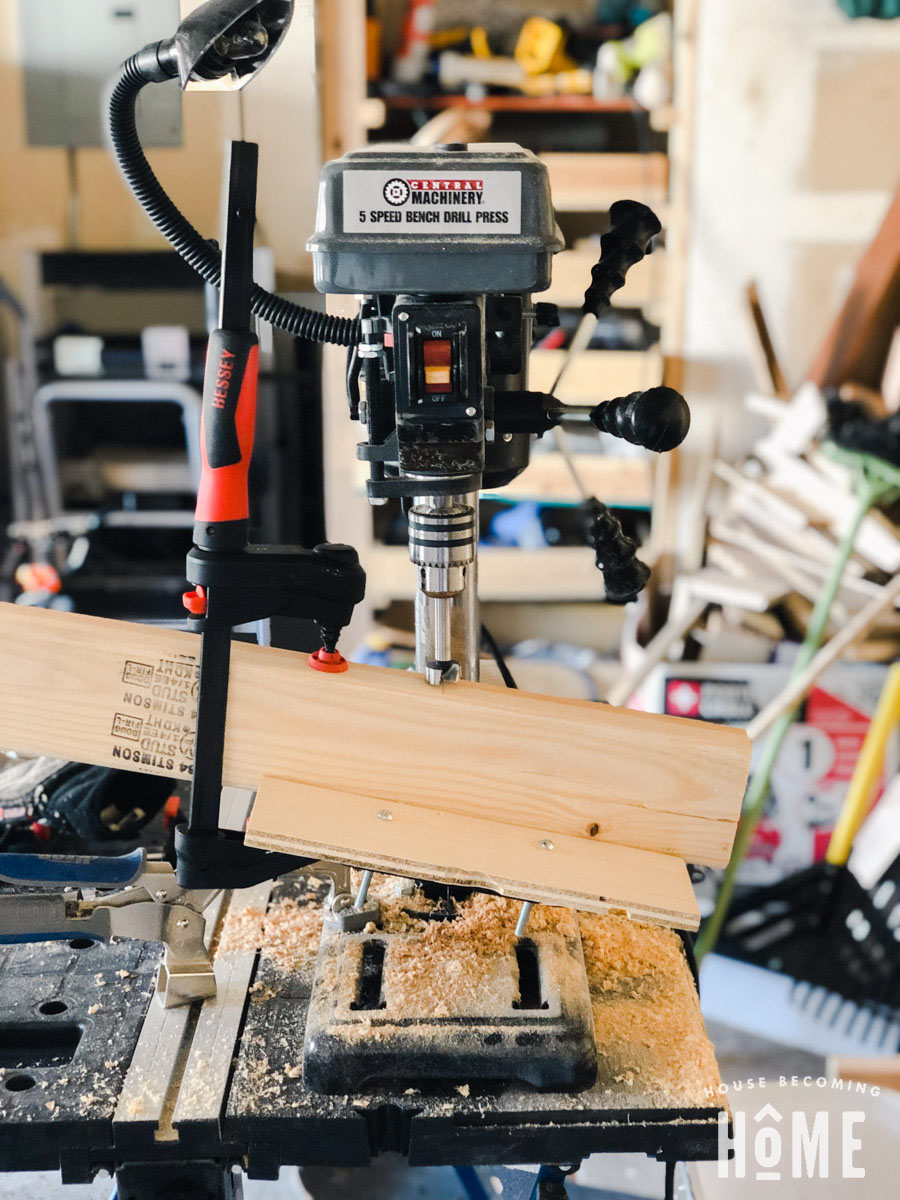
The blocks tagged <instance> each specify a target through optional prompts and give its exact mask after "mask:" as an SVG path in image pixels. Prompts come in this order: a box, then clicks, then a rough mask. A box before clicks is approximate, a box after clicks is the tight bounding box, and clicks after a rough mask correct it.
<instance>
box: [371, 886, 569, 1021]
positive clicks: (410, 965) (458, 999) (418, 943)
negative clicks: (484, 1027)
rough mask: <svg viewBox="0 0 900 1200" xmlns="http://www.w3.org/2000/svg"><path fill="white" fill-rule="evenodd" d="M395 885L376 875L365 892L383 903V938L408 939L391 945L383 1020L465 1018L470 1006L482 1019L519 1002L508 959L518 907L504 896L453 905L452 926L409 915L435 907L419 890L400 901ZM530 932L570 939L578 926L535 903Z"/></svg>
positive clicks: (536, 935) (513, 965)
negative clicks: (392, 1017) (387, 935)
mask: <svg viewBox="0 0 900 1200" xmlns="http://www.w3.org/2000/svg"><path fill="white" fill-rule="evenodd" d="M395 882H396V881H395V880H391V879H390V878H388V877H385V876H381V877H380V878H379V877H377V876H376V878H375V879H374V880H373V884H372V888H371V891H370V894H373V895H376V896H377V897H378V899H379V901H380V903H381V914H382V927H383V930H384V932H386V933H393V934H397V933H408V934H410V935H412V936H410V937H409V938H403V939H394V940H392V941H391V942H390V943H389V946H388V952H387V955H386V958H385V963H384V971H383V982H382V987H383V992H382V995H383V999H384V1002H385V1015H388V1016H390V1015H397V1016H405V1015H408V1014H411V1013H415V1014H416V1015H417V1016H420V1017H424V1018H431V1017H454V1016H462V1015H465V1014H466V1013H470V1012H472V1011H473V1005H476V1006H477V1008H478V1009H480V1010H481V1011H482V1012H484V1014H485V1015H490V1014H492V1013H495V1014H496V1015H498V1016H499V1015H505V1014H508V1013H509V1010H510V1008H511V1007H512V1005H513V1004H514V1003H515V1002H516V1001H518V999H519V975H518V969H517V967H516V960H515V957H514V954H513V946H514V944H515V927H516V921H517V920H518V917H519V912H520V909H521V904H520V902H519V901H517V900H507V899H505V898H504V897H502V896H489V895H484V894H481V893H476V894H473V895H471V896H469V897H467V898H466V899H465V900H462V901H460V903H459V904H458V905H457V914H458V915H457V916H456V917H455V918H454V919H453V920H452V921H428V920H423V919H422V918H417V917H415V916H412V915H410V911H409V910H412V912H413V913H415V912H426V911H428V910H430V909H432V908H433V907H434V904H433V902H431V901H429V900H427V899H426V898H425V896H424V895H423V893H422V892H421V891H418V890H417V891H415V892H413V893H412V894H411V895H408V896H397V895H396V892H395V891H394V888H393V885H394V884H395ZM528 934H529V936H530V937H532V938H540V937H541V935H542V934H556V935H559V936H561V937H563V938H569V939H572V938H575V937H577V935H578V928H577V925H576V923H575V920H574V917H573V914H572V913H570V912H568V911H567V910H566V909H559V908H550V907H547V906H546V905H535V907H534V909H533V910H532V913H531V918H530V920H529V923H528Z"/></svg>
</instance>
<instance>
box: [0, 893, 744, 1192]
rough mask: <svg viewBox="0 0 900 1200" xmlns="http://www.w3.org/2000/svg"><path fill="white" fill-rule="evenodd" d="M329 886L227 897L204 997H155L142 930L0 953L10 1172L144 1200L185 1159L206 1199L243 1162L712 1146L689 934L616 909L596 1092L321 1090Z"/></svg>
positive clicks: (606, 924) (587, 921) (703, 1152)
mask: <svg viewBox="0 0 900 1200" xmlns="http://www.w3.org/2000/svg"><path fill="white" fill-rule="evenodd" d="M322 891H323V888H322V887H318V886H316V882H315V881H306V880H304V879H303V878H302V877H301V878H299V879H294V880H292V881H282V882H281V883H279V884H276V885H275V886H274V887H271V886H270V885H269V884H264V885H261V886H260V887H258V888H252V889H246V890H245V891H244V892H241V893H235V894H234V898H233V900H232V904H231V911H230V914H229V916H228V917H227V918H226V924H225V927H224V928H225V931H226V932H225V933H224V936H223V942H222V947H221V952H220V953H219V955H218V957H217V961H216V974H217V979H218V984H219V993H218V996H217V997H216V999H215V1000H212V1001H206V1002H205V1003H204V1004H203V1006H202V1007H198V1006H196V1005H195V1006H194V1007H193V1008H179V1009H169V1010H163V1009H162V1008H161V1007H160V1006H158V1005H157V1004H155V1003H151V994H152V987H153V973H154V970H155V966H156V962H157V957H158V954H157V949H158V948H157V947H156V946H154V945H151V944H148V943H140V942H122V943H119V944H118V945H112V946H110V947H103V946H102V945H95V946H90V947H85V946H83V945H82V946H78V945H76V944H75V943H72V944H71V945H65V944H63V945H41V946H37V947H31V946H29V947H15V948H4V949H3V950H2V951H0V953H2V955H3V959H2V964H0V966H2V969H0V1005H2V1011H3V1014H4V1015H3V1019H2V1025H0V1055H2V1057H0V1068H2V1072H0V1169H2V1170H7V1171H9V1170H37V1169H56V1168H61V1169H62V1173H63V1179H64V1180H65V1181H66V1182H83V1181H87V1180H88V1179H90V1178H91V1176H92V1175H93V1173H94V1172H95V1171H96V1170H97V1169H98V1168H100V1167H105V1168H107V1169H110V1170H113V1169H117V1170H119V1171H120V1175H119V1197H120V1200H150V1198H153V1197H155V1196H156V1195H157V1192H158V1190H159V1188H160V1187H161V1186H162V1185H163V1184H164V1183H165V1184H168V1185H171V1182H172V1180H173V1179H175V1178H176V1177H185V1175H186V1172H187V1175H186V1177H187V1178H189V1179H191V1181H192V1186H194V1187H195V1188H197V1190H196V1195H197V1196H198V1197H200V1196H214V1197H220V1196H222V1197H226V1196H228V1195H230V1192H229V1190H228V1188H229V1187H230V1183H229V1179H230V1176H229V1175H228V1174H227V1167H228V1165H229V1164H230V1163H233V1162H241V1163H242V1164H243V1165H244V1168H245V1169H246V1170H247V1171H248V1173H249V1174H250V1175H251V1176H255V1177H259V1178H275V1177H276V1176H277V1172H278V1168H279V1166H281V1165H285V1164H297V1165H307V1164H322V1165H343V1166H358V1165H364V1164H366V1163H368V1162H369V1161H370V1160H371V1158H372V1157H374V1156H375V1155H377V1154H379V1153H382V1152H385V1151H399V1152H401V1153H403V1154H405V1155H407V1156H408V1158H409V1161H410V1163H411V1164H413V1165H429V1164H434V1165H450V1164H452V1165H467V1164H468V1165H478V1164H502V1163H521V1162H547V1163H561V1164H566V1163H571V1162H576V1161H578V1160H579V1159H581V1158H583V1157H585V1156H587V1155H588V1154H591V1153H595V1152H604V1151H634V1152H639V1153H646V1154H649V1155H652V1156H655V1157H657V1158H659V1159H663V1160H666V1161H669V1162H674V1161H679V1160H692V1159H703V1158H714V1157H715V1156H716V1153H717V1144H718V1119H719V1113H720V1111H721V1106H720V1104H719V1103H718V1093H717V1090H716V1089H717V1086H718V1083H719V1077H718V1072H717V1069H716V1066H715V1060H714V1057H713V1051H712V1047H711V1045H710V1043H709V1041H708V1039H707V1038H706V1034H705V1031H704V1028H703V1022H702V1018H701V1016H700V1010H699V1005H698V1003H697V1000H696V993H695V990H694V981H693V977H692V975H691V970H690V966H689V964H688V961H687V958H686V957H685V955H684V954H683V953H682V948H681V943H680V940H679V939H678V937H677V935H675V934H673V933H670V932H669V931H667V930H659V929H651V928H649V927H645V926H636V925H633V924H632V923H630V922H626V921H624V919H622V918H619V917H615V916H605V917H604V916H599V915H590V916H588V917H586V918H583V919H582V938H583V942H584V947H585V960H586V965H587V969H588V976H589V980H590V982H591V985H592V986H591V993H592V1004H593V1011H594V1020H595V1027H596V1031H597V1034H598V1050H599V1056H600V1071H599V1077H598V1081H597V1083H596V1084H595V1085H594V1086H593V1087H591V1088H590V1089H588V1090H587V1091H582V1092H580V1093H577V1094H554V1093H536V1092H535V1091H533V1090H531V1089H528V1088H525V1087H505V1088H498V1087H493V1088H490V1089H484V1090H480V1091H477V1090H476V1088H475V1087H472V1088H471V1089H470V1088H469V1086H467V1084H466V1083H465V1081H464V1080H460V1081H459V1083H458V1084H455V1085H446V1086H442V1087H428V1088H424V1087H423V1088H402V1089H401V1088H399V1087H398V1088H396V1089H394V1090H390V1089H387V1090H372V1091H369V1092H367V1093H365V1094H360V1095H356V1096H349V1097H348V1096H323V1095H317V1094H315V1093H313V1092H311V1091H310V1090H309V1089H308V1088H307V1087H306V1086H305V1084H304V1081H303V1078H302V1067H301V1063H302V1040H303V1031H304V1027H305V1022H306V1012H307V1007H308V1003H309V996H310V989H311V986H312V978H313V967H314V963H315V956H316V950H317V946H318V931H319V926H320V921H321V916H320V913H321V908H320V904H319V900H320V898H321V895H322ZM485 899H486V898H485ZM498 903H500V904H505V903H506V902H504V901H499V900H498ZM267 906H268V912H269V916H268V919H267V925H266V934H265V936H266V945H267V950H266V951H265V952H264V953H262V954H258V953H257V952H256V951H255V950H254V949H253V948H252V947H253V945H254V944H255V943H256V941H257V940H258V934H259V931H260V930H261V929H262V921H263V919H264V916H263V914H264V913H265V912H266V908H267ZM613 958H615V960H616V961H615V964H614V965H613ZM525 1052H527V1051H526V1050H525V1049H524V1048H523V1053H525ZM122 1168H125V1169H124V1170H123V1169H122ZM201 1184H202V1186H201ZM217 1188H218V1189H219V1190H216V1189H217ZM203 1189H206V1190H205V1191H204V1190H203ZM186 1194H188V1195H193V1194H194V1193H191V1192H190V1191H189V1192H187V1193H186Z"/></svg>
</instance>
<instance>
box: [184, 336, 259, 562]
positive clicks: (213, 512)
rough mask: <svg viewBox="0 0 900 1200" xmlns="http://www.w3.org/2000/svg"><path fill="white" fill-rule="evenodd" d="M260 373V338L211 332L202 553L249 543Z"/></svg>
mask: <svg viewBox="0 0 900 1200" xmlns="http://www.w3.org/2000/svg"><path fill="white" fill-rule="evenodd" d="M258 371H259V345H258V343H257V340H256V335H255V334H253V333H250V332H249V330H248V331H242V332H237V331H234V330H228V329H216V330H214V331H213V333H211V334H210V338H209V351H208V353H207V357H206V376H205V379H204V384H203V411H202V416H201V418H200V459H201V474H200V488H199V490H198V492H197V508H196V511H195V513H194V543H195V544H196V545H197V546H199V547H200V548H201V549H203V550H241V549H243V547H244V546H246V545H247V536H248V529H249V517H250V496H249V489H248V480H249V473H250V458H251V456H252V454H253V434H254V427H255V424H256V380H257V374H258Z"/></svg>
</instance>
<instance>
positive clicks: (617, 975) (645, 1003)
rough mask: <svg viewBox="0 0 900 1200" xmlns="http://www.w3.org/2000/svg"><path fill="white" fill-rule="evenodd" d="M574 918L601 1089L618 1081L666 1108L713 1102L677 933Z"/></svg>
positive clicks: (708, 1060) (715, 1077) (702, 1034)
mask: <svg viewBox="0 0 900 1200" xmlns="http://www.w3.org/2000/svg"><path fill="white" fill-rule="evenodd" d="M578 919H579V925H580V927H581V938H582V945H583V947H584V959H585V967H586V969H587V974H588V982H589V984H590V988H591V1007H592V1009H593V1015H594V1032H595V1035H596V1039H597V1052H598V1054H599V1056H600V1084H601V1085H602V1084H603V1083H604V1080H605V1081H606V1083H607V1086H612V1085H614V1084H619V1085H622V1084H625V1085H626V1086H627V1087H629V1088H630V1089H632V1090H633V1091H635V1092H637V1093H639V1094H640V1095H641V1097H642V1100H643V1098H644V1097H646V1098H647V1099H648V1100H650V1101H652V1102H653V1103H654V1104H658V1105H660V1106H665V1107H683V1108H707V1107H714V1106H716V1105H717V1104H719V1103H720V1097H719V1095H718V1091H717V1089H718V1086H719V1084H720V1082H721V1079H720V1077H719V1069H718V1067H717V1065H716V1059H715V1053H714V1051H713V1047H712V1044H711V1042H710V1041H709V1038H708V1037H707V1036H706V1030H705V1028H704V1025H703V1018H702V1016H701V1014H700V1002H699V1000H698V997H697V991H696V988H695V987H694V981H693V979H692V977H691V974H690V971H689V970H688V968H687V964H686V962H685V958H684V951H683V949H682V945H681V940H680V938H679V937H678V935H677V934H676V933H675V932H673V931H672V930H670V929H660V928H657V927H655V926H648V925H641V924H639V923H638V922H636V921H629V920H628V919H627V918H626V917H619V916H613V915H611V914H608V913H607V914H602V915H601V914H599V913H580V914H579V918H578Z"/></svg>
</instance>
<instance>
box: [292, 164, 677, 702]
mask: <svg viewBox="0 0 900 1200" xmlns="http://www.w3.org/2000/svg"><path fill="white" fill-rule="evenodd" d="M612 217H613V224H612V228H611V229H610V231H609V232H608V233H607V234H606V235H605V237H604V239H603V243H602V250H603V256H602V258H601V260H600V262H599V263H598V265H597V267H596V268H595V271H594V278H593V280H592V281H591V284H590V286H589V288H588V290H587V292H586V295H585V304H584V312H585V314H586V320H587V319H588V318H591V317H593V318H595V317H596V316H597V314H598V312H599V311H600V309H601V308H602V307H605V306H606V305H608V303H609V297H610V295H611V294H612V292H613V291H614V290H615V289H616V288H617V287H621V285H622V284H623V283H624V276H625V271H626V270H627V269H628V267H629V266H631V265H632V264H633V263H635V262H637V261H638V260H639V259H640V258H642V257H643V256H644V254H645V253H646V252H647V251H648V249H649V248H650V242H651V240H652V238H653V236H654V235H655V234H656V233H658V232H659V230H660V226H659V223H658V221H657V220H656V218H655V217H654V216H653V214H652V213H651V212H650V210H649V209H647V208H645V207H644V206H643V205H640V204H636V203H631V202H623V203H621V204H619V205H617V206H615V207H614V211H613V213H612ZM562 247H563V240H562V235H561V233H560V230H559V227H558V226H557V224H556V220H555V216H554V213H553V207H552V203H551V197H550V186H549V180H548V177H547V171H546V168H545V167H544V166H543V164H542V163H540V162H539V160H538V159H537V158H536V157H535V156H534V155H533V154H531V153H530V152H529V151H527V150H523V149H522V148H521V147H519V146H516V145H511V144H496V145H493V144H478V145H471V146H468V145H462V144H451V145H444V146H436V147H427V148H418V147H411V146H381V147H373V148H369V149H366V150H359V151H354V152H352V153H350V154H347V155H346V156H345V157H344V158H342V159H340V160H339V161H336V162H332V163H329V164H327V165H326V166H325V168H324V170H323V173H322V182H321V189H320V196H319V206H318V220H317V229H316V233H315V236H314V237H313V238H312V239H311V241H310V242H309V245H308V249H309V250H311V251H312V254H313V262H314V270H315V282H316V286H317V287H318V288H319V290H320V291H323V292H326V293H332V294H333V293H345V294H346V293H351V294H355V295H359V296H360V297H361V299H360V315H359V320H360V336H359V342H358V344H357V345H355V346H353V347H351V349H350V354H349V363H348V370H347V381H348V396H349V402H350V413H351V416H352V417H353V418H355V419H356V420H359V421H360V422H361V423H362V424H363V425H364V426H365V427H366V431H367V440H366V442H365V443H363V444H362V445H361V446H360V447H359V455H360V457H361V458H362V459H364V460H365V461H367V462H368V464H369V481H368V485H367V488H368V495H369V499H370V501H371V502H372V503H373V504H384V503H386V502H387V500H388V499H389V498H392V497H399V498H400V499H401V500H402V503H403V506H404V508H405V511H406V516H407V523H408V528H409V552H410V558H411V560H412V562H413V563H414V565H415V567H416V569H417V578H418V586H417V592H416V607H415V637H416V669H417V670H418V671H421V672H423V673H424V674H425V676H426V678H427V679H428V680H429V681H430V682H431V683H435V684H438V683H441V682H444V681H452V680H453V679H456V678H463V679H477V678H478V665H479V647H480V642H481V637H480V620H479V615H478V597H477V577H478V571H477V543H478V492H479V490H480V489H482V488H490V489H491V490H495V489H497V488H499V487H502V486H503V485H504V484H507V483H509V482H510V481H511V480H512V479H514V478H515V477H516V476H517V475H519V474H520V473H521V472H522V471H523V470H524V469H525V468H526V466H527V465H528V461H529V455H530V449H531V442H532V436H533V435H535V434H537V435H540V434H542V433H544V432H546V431H547V430H549V429H551V428H553V427H554V426H555V425H557V424H561V423H562V422H563V421H566V422H567V423H569V422H571V423H581V424H590V422H591V421H593V423H594V426H595V427H596V428H598V429H603V430H606V431H607V432H610V433H613V434H615V435H617V436H622V437H625V438H626V439H627V440H629V441H632V442H637V443H639V444H643V445H649V446H650V447H651V448H652V449H671V448H673V447H674V446H675V445H677V444H678V443H679V442H680V441H681V440H682V438H683V437H684V435H685V433H686V432H687V427H688V414H687V407H686V405H685V404H684V401H683V400H682V399H681V397H679V396H678V395H677V393H674V392H672V391H671V389H666V388H656V389H653V391H652V392H651V393H646V394H643V395H637V394H636V395H633V396H629V397H626V398H622V399H617V400H614V401H612V402H611V403H610V402H607V403H604V404H601V405H598V406H597V407H595V408H587V407H584V408H575V407H573V406H564V405H561V404H559V403H558V402H557V401H556V400H555V399H554V397H553V396H552V395H543V394H541V393H536V392H529V391H528V390H527V371H528V354H529V351H530V349H531V343H532V333H533V329H534V327H535V325H537V326H541V325H550V324H555V323H556V322H557V316H556V312H555V309H554V308H553V306H551V305H547V304H533V303H532V293H535V292H541V291H544V290H545V289H546V288H547V287H548V286H549V283H550V268H551V259H552V256H553V255H554V254H555V253H557V252H558V251H559V250H561V249H562ZM588 323H590V322H589V321H588ZM361 384H362V386H360V385H361ZM590 516H591V518H592V522H591V525H592V536H593V537H594V540H595V548H596V549H597V552H598V565H602V566H603V567H604V569H605V571H606V574H607V594H608V596H609V597H610V598H612V599H613V600H615V601H624V600H628V599H632V598H633V597H634V595H635V594H636V593H637V591H639V590H640V587H641V586H642V585H643V583H644V582H645V581H646V578H647V576H648V574H649V572H648V571H647V569H646V568H645V567H644V566H643V564H641V563H640V562H639V561H638V560H637V559H636V557H635V549H636V547H635V546H634V544H633V543H632V542H631V541H630V540H629V539H627V538H625V537H624V535H623V534H622V531H621V528H620V526H619V524H618V522H617V521H616V519H615V518H614V517H613V516H612V514H610V513H609V511H608V510H607V509H606V508H605V507H604V506H602V505H600V504H599V502H597V501H594V500H592V501H591V507H590Z"/></svg>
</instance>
